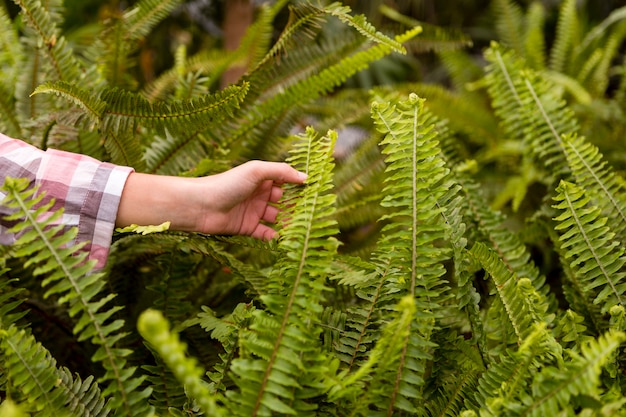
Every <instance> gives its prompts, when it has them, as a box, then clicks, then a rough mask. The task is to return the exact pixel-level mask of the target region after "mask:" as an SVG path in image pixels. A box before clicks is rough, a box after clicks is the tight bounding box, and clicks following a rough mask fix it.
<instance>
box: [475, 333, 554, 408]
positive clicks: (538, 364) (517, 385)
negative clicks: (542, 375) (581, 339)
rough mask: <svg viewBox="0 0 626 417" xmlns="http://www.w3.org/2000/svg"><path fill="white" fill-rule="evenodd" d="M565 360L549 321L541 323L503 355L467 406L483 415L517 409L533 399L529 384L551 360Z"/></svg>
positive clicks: (491, 368) (487, 372)
mask: <svg viewBox="0 0 626 417" xmlns="http://www.w3.org/2000/svg"><path fill="white" fill-rule="evenodd" d="M555 360H556V362H557V363H562V359H561V348H560V346H559V345H558V344H557V343H555V341H554V339H553V338H552V337H551V335H550V334H549V332H548V331H547V330H546V328H545V325H544V324H543V323H540V324H538V325H535V326H533V327H532V328H531V329H529V331H528V332H527V336H526V338H525V339H524V340H523V342H522V343H521V344H520V346H519V348H518V349H517V350H516V351H514V352H507V353H504V354H502V355H500V360H499V362H494V363H493V364H492V365H491V366H490V367H489V368H488V369H487V371H485V372H484V373H483V374H482V375H481V377H480V380H479V383H478V387H477V389H476V392H475V393H474V395H473V398H471V397H470V398H468V399H467V401H466V406H467V407H468V408H470V409H474V410H476V411H479V410H480V412H481V413H480V415H481V416H482V415H485V416H499V415H505V414H509V413H514V412H515V411H516V410H518V409H519V408H520V403H521V404H523V403H525V402H527V401H529V397H530V395H531V393H530V390H529V389H528V386H529V384H530V382H531V381H532V380H533V377H534V376H535V375H536V374H538V373H539V372H540V371H541V369H542V368H543V367H545V366H548V365H549V364H552V363H554V362H555Z"/></svg>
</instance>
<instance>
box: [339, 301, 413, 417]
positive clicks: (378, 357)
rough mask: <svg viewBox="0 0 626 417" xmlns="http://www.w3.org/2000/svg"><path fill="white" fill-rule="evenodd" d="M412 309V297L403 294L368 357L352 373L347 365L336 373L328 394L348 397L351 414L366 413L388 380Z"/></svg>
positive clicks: (406, 333)
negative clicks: (336, 376) (336, 378)
mask: <svg viewBox="0 0 626 417" xmlns="http://www.w3.org/2000/svg"><path fill="white" fill-rule="evenodd" d="M415 309H416V306H415V302H414V301H413V299H412V298H411V297H410V296H408V295H407V296H404V297H403V298H402V299H401V300H400V301H399V303H398V305H397V306H396V307H395V310H396V312H394V315H393V317H392V318H391V319H390V320H389V321H388V322H387V323H386V324H385V325H384V327H383V329H382V331H381V332H380V335H379V338H378V339H377V341H376V344H375V346H374V347H373V348H372V349H371V350H370V351H369V354H368V358H367V360H366V361H364V362H363V363H362V364H361V365H360V366H359V367H358V368H357V369H356V370H355V371H354V372H351V371H352V370H351V369H350V368H347V369H345V370H344V371H343V372H341V373H340V374H339V375H338V380H337V382H336V384H335V385H334V386H333V388H332V389H331V391H330V392H329V394H328V395H329V398H330V399H331V400H332V401H336V400H337V399H339V398H342V397H350V398H348V399H347V400H348V407H349V412H350V415H365V414H366V410H368V408H369V407H371V406H372V405H375V397H376V393H377V391H382V390H383V389H384V385H385V384H387V383H388V380H387V379H386V378H385V377H386V375H387V372H388V371H390V370H391V371H393V368H394V367H395V366H397V363H398V361H399V360H400V356H401V354H402V346H403V344H404V340H405V339H406V338H408V337H409V332H410V329H411V323H412V322H413V320H415V313H416V311H415Z"/></svg>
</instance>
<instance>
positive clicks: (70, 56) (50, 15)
mask: <svg viewBox="0 0 626 417" xmlns="http://www.w3.org/2000/svg"><path fill="white" fill-rule="evenodd" d="M14 1H15V3H16V4H17V5H18V6H20V8H21V9H22V16H24V19H25V21H26V22H27V24H28V25H29V27H30V28H32V30H33V31H34V32H35V34H36V36H37V38H38V49H39V50H41V51H43V53H44V54H45V55H46V56H47V58H48V60H49V64H50V68H51V69H52V72H53V78H54V79H57V80H62V81H72V82H76V81H78V80H80V79H81V76H80V75H81V73H82V72H83V71H82V67H81V65H80V63H79V62H78V60H77V59H76V58H75V56H74V51H73V50H72V49H71V47H70V45H69V44H68V43H67V41H66V40H65V38H64V37H63V36H62V35H61V30H60V28H59V27H57V22H59V21H61V20H60V19H59V18H58V17H59V14H55V13H54V10H53V9H52V8H49V5H44V4H42V3H41V2H40V1H38V0H14ZM51 9H52V12H51V11H50V10H51Z"/></svg>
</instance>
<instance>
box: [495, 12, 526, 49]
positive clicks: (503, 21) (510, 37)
mask: <svg viewBox="0 0 626 417" xmlns="http://www.w3.org/2000/svg"><path fill="white" fill-rule="evenodd" d="M492 7H493V13H494V16H495V18H496V30H497V33H498V39H502V43H503V44H504V45H505V46H506V47H507V48H511V49H513V50H514V51H516V52H517V53H518V54H520V55H521V56H523V54H524V52H525V51H526V48H525V45H524V39H523V26H524V13H523V11H522V8H521V7H520V5H518V4H517V3H515V2H513V1H511V0H495V1H494V2H493V3H492Z"/></svg>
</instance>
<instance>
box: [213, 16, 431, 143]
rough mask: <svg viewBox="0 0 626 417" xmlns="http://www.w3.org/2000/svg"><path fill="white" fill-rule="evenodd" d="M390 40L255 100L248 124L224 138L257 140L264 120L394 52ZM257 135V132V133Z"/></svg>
mask: <svg viewBox="0 0 626 417" xmlns="http://www.w3.org/2000/svg"><path fill="white" fill-rule="evenodd" d="M420 30H421V29H420V28H414V29H412V30H410V31H408V32H407V33H405V34H403V35H401V36H398V37H396V39H395V41H396V42H400V43H403V42H406V41H407V40H409V39H411V38H413V37H414V36H416V35H417V34H418V33H419V32H420ZM393 51H394V49H392V48H391V47H390V46H388V45H387V43H382V44H375V45H374V46H370V47H367V48H366V49H364V50H360V51H358V52H356V53H354V54H352V55H349V56H346V57H344V58H342V59H341V60H340V61H339V62H336V63H331V64H330V65H328V66H325V67H322V68H321V69H319V72H317V73H312V74H311V75H310V76H308V77H306V78H303V79H299V80H298V81H297V82H296V83H294V84H290V85H288V87H286V88H284V89H282V88H281V90H280V92H279V93H277V94H275V95H272V96H270V97H269V98H267V99H266V100H264V101H261V102H259V103H255V106H254V108H252V109H249V111H248V112H247V113H248V116H247V119H248V120H246V122H245V123H240V124H239V125H238V126H237V127H236V129H235V131H233V132H228V131H227V132H224V133H220V132H215V133H213V135H215V134H216V133H220V135H221V136H222V137H229V138H232V139H231V140H232V141H241V140H242V139H244V138H245V139H247V144H246V149H250V148H251V145H254V144H255V143H257V141H258V140H259V139H260V138H255V137H254V136H253V135H252V133H253V130H254V129H255V128H257V127H258V126H259V125H260V124H262V123H267V122H268V121H269V122H272V121H274V120H275V119H276V117H280V116H282V115H283V114H284V113H286V112H288V111H289V110H290V109H292V108H294V107H296V106H298V105H299V104H300V103H306V102H309V101H311V100H314V99H317V98H318V97H320V96H321V95H323V94H326V93H328V92H330V91H332V90H333V89H334V88H336V87H338V86H339V85H340V84H341V83H343V82H344V81H345V80H346V79H348V78H349V77H350V76H352V75H354V74H355V73H357V72H358V71H360V70H362V69H364V68H366V67H367V65H369V64H370V63H372V62H374V61H377V60H379V59H381V58H382V57H384V56H386V55H389V54H390V53H391V52H393ZM255 136H256V135H255Z"/></svg>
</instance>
